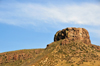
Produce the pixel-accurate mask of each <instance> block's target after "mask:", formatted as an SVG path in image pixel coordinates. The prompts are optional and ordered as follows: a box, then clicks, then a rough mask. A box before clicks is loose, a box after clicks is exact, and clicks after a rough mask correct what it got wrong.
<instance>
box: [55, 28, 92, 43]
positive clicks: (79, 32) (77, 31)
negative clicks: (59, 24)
mask: <svg viewBox="0 0 100 66" xmlns="http://www.w3.org/2000/svg"><path fill="white" fill-rule="evenodd" d="M61 39H66V40H64V42H63V44H64V43H68V42H69V41H76V40H78V41H82V42H84V43H85V44H91V41H90V36H89V33H88V31H87V30H86V29H84V28H74V27H71V28H66V29H63V30H59V31H58V32H56V34H55V36H54V41H59V40H61Z"/></svg>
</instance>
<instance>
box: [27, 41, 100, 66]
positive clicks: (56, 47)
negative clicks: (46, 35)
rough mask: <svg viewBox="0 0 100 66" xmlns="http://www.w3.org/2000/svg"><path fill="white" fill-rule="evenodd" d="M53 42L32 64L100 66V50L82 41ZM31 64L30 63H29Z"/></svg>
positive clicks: (41, 65)
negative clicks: (62, 43) (64, 43)
mask: <svg viewBox="0 0 100 66" xmlns="http://www.w3.org/2000/svg"><path fill="white" fill-rule="evenodd" d="M61 41H62V40H60V41H58V42H53V43H51V44H50V46H49V47H48V48H47V49H45V51H44V52H42V53H40V55H39V56H38V57H41V58H39V59H37V58H36V59H34V60H35V62H33V63H32V62H31V63H32V64H31V65H30V66H79V65H80V66H88V65H89V66H94V65H95V66H99V65H100V64H99V62H100V52H97V50H96V49H94V48H93V47H91V46H88V45H86V44H84V43H82V42H70V43H69V44H66V45H60V44H61ZM34 60H33V61H34ZM27 66H29V65H27Z"/></svg>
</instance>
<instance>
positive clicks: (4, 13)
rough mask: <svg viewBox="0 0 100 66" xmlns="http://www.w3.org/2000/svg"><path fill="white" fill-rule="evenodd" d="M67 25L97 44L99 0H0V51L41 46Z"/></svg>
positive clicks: (99, 38)
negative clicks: (86, 35)
mask: <svg viewBox="0 0 100 66" xmlns="http://www.w3.org/2000/svg"><path fill="white" fill-rule="evenodd" d="M67 27H80V28H85V29H87V30H88V31H89V34H90V39H91V42H92V44H95V45H99V46H100V42H99V40H100V0H0V52H7V51H14V50H20V49H35V48H45V47H46V45H47V44H49V43H51V42H53V38H54V34H55V33H56V32H57V31H58V30H61V29H64V28H67Z"/></svg>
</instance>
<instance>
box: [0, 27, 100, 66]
mask: <svg viewBox="0 0 100 66" xmlns="http://www.w3.org/2000/svg"><path fill="white" fill-rule="evenodd" d="M0 66H100V46H96V45H93V44H91V40H90V36H89V32H88V31H87V30H86V29H84V28H75V27H68V28H65V29H62V30H59V31H57V32H56V34H55V35H54V42H52V43H50V44H48V45H47V47H46V48H45V49H29V50H28V49H27V50H19V51H12V52H5V53H0Z"/></svg>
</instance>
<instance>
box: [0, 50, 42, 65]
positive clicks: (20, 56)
mask: <svg viewBox="0 0 100 66" xmlns="http://www.w3.org/2000/svg"><path fill="white" fill-rule="evenodd" d="M40 52H41V50H38V49H36V50H33V51H30V52H27V53H26V52H23V51H19V52H9V53H6V52H5V53H0V64H3V63H10V62H15V61H23V60H27V59H30V58H33V57H34V54H39V53H40Z"/></svg>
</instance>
